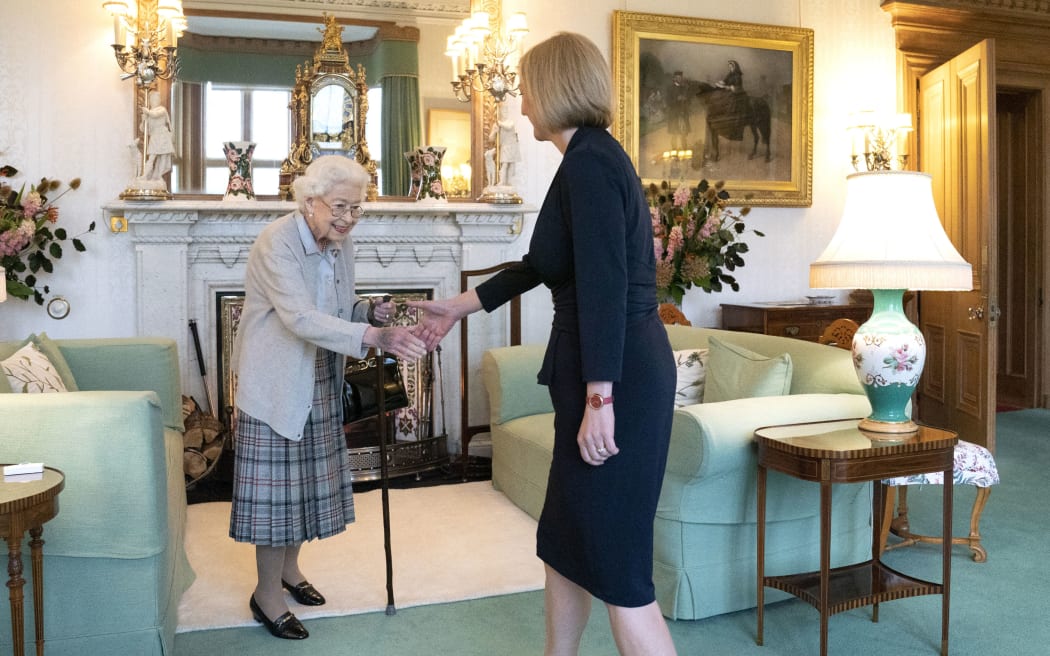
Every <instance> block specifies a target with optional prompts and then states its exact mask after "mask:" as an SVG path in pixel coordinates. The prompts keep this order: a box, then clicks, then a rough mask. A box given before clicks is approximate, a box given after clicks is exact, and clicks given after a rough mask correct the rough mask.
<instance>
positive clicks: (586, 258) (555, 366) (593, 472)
mask: <svg viewBox="0 0 1050 656" xmlns="http://www.w3.org/2000/svg"><path fill="white" fill-rule="evenodd" d="M519 70H520V73H521V88H522V96H521V113H522V114H524V115H525V116H526V117H527V118H528V119H529V121H530V122H531V123H532V130H533V135H534V136H535V137H536V139H537V140H538V141H549V142H551V143H552V144H553V145H554V146H555V147H556V148H557V149H558V151H559V152H561V153H562V161H561V164H560V166H559V167H558V170H557V172H556V173H555V174H554V179H553V181H552V182H551V186H550V189H549V190H548V191H547V197H546V199H545V200H544V201H543V206H542V207H541V208H540V213H539V216H538V217H537V218H536V226H535V228H534V230H533V234H532V241H531V242H530V244H529V253H528V255H526V256H525V257H524V258H523V259H522V260H521V262H519V263H517V264H515V265H514V266H513V267H510V268H507V269H505V270H503V271H502V272H501V273H499V274H497V275H495V276H493V277H492V278H490V279H489V280H488V281H486V282H484V283H482V284H481V285H479V286H478V287H477V288H475V289H472V290H469V291H466V292H464V293H462V294H460V295H459V296H456V297H453V298H451V299H448V300H445V301H428V302H413V303H410V304H409V305H410V306H412V307H416V308H419V309H422V310H424V312H425V316H424V318H423V322H422V325H423V326H424V332H423V333H421V336H423V337H424V338H425V339H426V340H427V342H428V344H429V345H432V344H433V343H434V342H435V341H436V340H437V339H438V338H440V337H442V336H444V335H445V334H446V333H447V332H448V331H449V330H450V329H451V327H452V326H453V325H455V324H456V323H457V322H458V321H459V320H460V319H461V318H462V317H464V316H466V315H468V314H470V313H472V312H476V311H478V310H481V309H485V310H487V311H492V310H493V309H494V308H496V307H498V306H500V305H501V304H503V303H505V302H506V301H508V300H510V299H511V298H513V297H514V296H516V295H518V294H521V293H523V292H526V291H528V290H530V289H532V288H533V287H536V286H537V285H540V284H544V285H546V286H547V287H548V288H549V289H550V290H551V296H552V300H553V303H554V320H553V322H552V326H551V336H550V341H549V342H548V344H547V353H546V356H545V357H544V360H543V366H542V368H541V369H540V371H539V375H538V379H539V382H540V383H541V384H543V385H547V386H548V389H549V391H550V396H551V401H552V402H553V404H554V452H553V458H552V462H551V468H550V474H549V477H548V482H547V496H546V499H545V500H544V503H543V512H542V513H541V514H540V520H539V526H538V527H537V529H536V552H537V555H538V556H539V557H540V559H541V560H543V562H544V564H545V565H546V597H545V599H546V603H545V604H544V609H545V612H546V618H547V645H546V650H545V653H546V654H547V655H548V656H554V655H559V656H560V655H569V654H575V653H577V651H578V649H579V644H580V637H581V635H582V634H583V630H584V628H585V626H586V625H587V619H588V617H589V616H590V610H591V598H592V596H593V597H597V598H598V599H600V600H601V601H603V602H604V603H605V606H606V609H607V610H608V613H609V623H610V625H611V627H612V632H613V638H614V639H615V640H616V646H617V648H618V649H619V651H620V653H621V654H639V655H640V654H645V655H646V656H665V655H668V654H674V653H675V648H674V644H673V642H672V641H671V635H670V632H669V631H668V630H667V623H666V622H665V621H664V619H663V616H662V615H661V614H660V608H659V607H658V606H657V605H656V592H655V589H654V587H653V520H654V518H655V515H656V502H657V500H658V499H659V497H660V486H661V484H662V482H663V475H664V465H665V464H666V462H667V450H668V445H669V443H670V439H671V416H672V414H673V411H674V394H675V365H674V358H673V356H672V354H671V346H670V343H669V342H668V339H667V331H666V330H665V329H664V327H663V324H662V323H661V322H660V317H659V315H658V314H657V303H656V259H655V255H654V253H653V232H652V220H651V219H650V216H649V208H648V206H647V204H646V201H645V196H644V195H643V193H642V186H641V185H640V184H639V182H638V173H637V172H636V171H635V170H634V166H633V165H632V164H631V160H630V158H629V157H628V156H627V154H626V153H625V152H624V150H623V148H621V147H620V144H619V143H617V142H616V140H615V139H613V137H612V136H611V135H610V134H609V133H608V131H607V128H608V127H609V124H610V123H611V120H612V112H613V105H612V102H613V100H612V81H611V76H610V74H609V68H608V66H607V65H606V63H605V60H604V59H603V58H602V54H601V51H600V50H598V47H597V46H595V45H594V43H592V42H591V41H589V40H588V39H586V38H584V37H582V36H580V35H579V34H569V33H561V34H557V35H555V36H553V37H551V38H550V39H547V40H546V41H543V42H542V43H539V44H537V45H535V46H534V47H533V48H532V49H530V50H529V51H528V52H526V53H525V55H524V56H523V57H522V58H521V66H520V69H519ZM614 399H615V405H613V400H614Z"/></svg>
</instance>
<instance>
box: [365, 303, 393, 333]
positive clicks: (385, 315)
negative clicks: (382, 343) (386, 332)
mask: <svg viewBox="0 0 1050 656" xmlns="http://www.w3.org/2000/svg"><path fill="white" fill-rule="evenodd" d="M384 298H389V297H384ZM369 310H370V315H371V316H369V319H370V320H371V322H372V323H373V324H374V325H377V326H385V325H387V324H388V323H390V322H391V321H393V320H394V314H395V313H396V312H397V303H395V302H394V301H390V300H383V301H380V302H378V303H375V304H374V305H372V307H371V308H369Z"/></svg>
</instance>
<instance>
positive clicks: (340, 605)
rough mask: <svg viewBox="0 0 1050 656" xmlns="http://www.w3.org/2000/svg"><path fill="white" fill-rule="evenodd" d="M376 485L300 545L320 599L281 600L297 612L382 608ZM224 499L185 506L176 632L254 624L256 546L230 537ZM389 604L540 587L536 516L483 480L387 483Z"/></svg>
mask: <svg viewBox="0 0 1050 656" xmlns="http://www.w3.org/2000/svg"><path fill="white" fill-rule="evenodd" d="M381 504H382V501H381V491H380V490H372V491H369V492H364V493H361V494H357V495H355V496H354V506H355V509H356V514H357V521H356V522H354V523H353V524H351V525H350V526H349V527H347V530H346V532H344V533H341V534H339V535H337V536H335V537H332V538H328V539H327V540H315V541H313V542H310V543H307V544H305V545H303V549H302V553H301V556H300V558H301V561H300V564H301V566H302V569H303V572H304V573H305V574H306V576H307V578H308V579H309V580H310V582H312V583H313V584H314V585H316V586H317V588H318V589H319V590H320V591H321V592H322V593H324V595H325V597H326V598H327V599H328V603H327V604H325V605H324V606H319V607H316V608H310V607H307V606H298V605H296V604H295V602H294V601H292V599H291V598H290V597H289V599H288V601H289V607H290V608H291V609H292V612H294V613H295V614H296V615H297V616H298V617H299V618H301V619H309V618H312V617H329V616H333V615H351V614H354V613H366V612H372V611H381V610H385V609H386V605H387V604H386V602H387V594H386V561H385V551H384V549H383V511H382V505H381ZM229 521H230V504H229V503H202V504H194V505H192V506H190V507H189V519H188V523H187V528H186V547H187V552H188V554H189V559H190V564H191V565H192V566H193V569H194V571H195V572H196V573H197V579H196V581H194V583H193V585H192V586H191V587H190V589H189V590H187V591H186V594H184V595H183V596H182V601H181V602H180V603H179V626H178V629H177V631H178V632H179V633H182V632H186V631H201V630H205V629H217V628H225V627H234V626H248V625H255V624H256V622H255V621H254V620H253V619H252V616H251V612H250V611H249V610H248V598H249V597H250V596H251V592H252V589H253V588H254V587H255V555H254V554H255V552H254V547H252V546H251V545H248V544H242V543H237V542H234V541H233V540H232V539H230V537H229ZM390 526H391V531H390V532H391V545H392V547H393V562H394V577H393V579H394V605H395V607H396V608H406V607H409V606H420V605H424V604H434V603H442V602H449V601H459V600H463V599H476V598H480V597H489V596H494V595H501V594H510V593H514V592H524V591H527V590H538V589H540V588H542V587H543V564H542V562H541V561H540V560H539V559H538V558H537V557H536V521H535V520H534V519H532V518H531V517H529V516H528V515H527V514H526V513H525V512H524V511H522V510H521V509H519V508H518V507H517V506H515V505H514V504H513V503H511V502H510V501H509V500H508V499H507V498H506V497H505V496H503V494H502V493H500V492H497V491H496V490H494V489H493V487H492V483H491V482H489V481H479V482H474V483H461V484H455V485H438V486H434V487H425V488H414V489H407V490H390Z"/></svg>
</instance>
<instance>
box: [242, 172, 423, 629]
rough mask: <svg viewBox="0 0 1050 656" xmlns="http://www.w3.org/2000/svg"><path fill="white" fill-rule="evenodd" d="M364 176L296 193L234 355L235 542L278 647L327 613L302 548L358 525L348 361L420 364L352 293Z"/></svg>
mask: <svg viewBox="0 0 1050 656" xmlns="http://www.w3.org/2000/svg"><path fill="white" fill-rule="evenodd" d="M368 182H369V175H368V173H367V171H366V170H365V169H364V168H363V167H362V166H361V165H360V164H358V163H356V162H354V161H353V160H350V159H347V158H345V157H341V156H327V157H321V158H319V159H317V160H315V161H314V162H313V163H312V164H311V165H310V166H309V167H308V168H307V169H306V172H305V174H304V175H302V176H301V177H299V178H298V179H296V180H295V182H294V183H293V191H294V193H295V198H296V200H297V202H298V205H299V209H298V211H296V212H293V213H291V214H288V215H286V216H283V217H281V218H279V219H277V220H276V221H274V222H273V223H272V224H270V225H269V226H267V227H266V228H265V229H264V230H263V231H262V232H261V233H260V234H259V237H258V239H256V241H255V244H254V245H253V246H252V249H251V253H250V254H249V256H248V267H247V272H246V274H245V283H244V292H245V293H244V308H243V311H242V314H241V319H240V324H239V327H238V332H237V338H236V343H235V344H234V353H233V370H234V371H235V372H236V375H237V397H236V418H235V421H236V428H235V440H236V442H235V446H236V448H235V451H234V453H235V456H234V480H233V509H232V513H231V516H230V537H232V538H233V539H234V540H236V541H238V542H250V543H251V544H254V545H255V561H256V567H257V570H258V583H257V584H256V587H255V590H254V591H253V593H252V596H251V599H250V601H249V607H250V609H251V612H252V615H253V616H254V617H255V619H256V620H257V621H259V622H262V623H263V624H264V625H265V626H266V628H267V629H269V630H270V633H272V634H273V635H274V636H276V637H278V638H290V639H300V640H301V639H303V638H306V637H308V635H309V633H308V632H307V630H306V628H305V627H304V626H303V625H302V623H301V622H300V621H299V620H298V618H296V617H295V615H294V614H292V612H291V611H290V610H289V608H288V603H287V601H286V600H285V598H284V595H283V590H282V588H283V589H286V590H288V592H289V593H290V594H291V597H292V599H294V600H295V601H296V602H298V603H299V604H304V605H308V606H318V605H321V604H323V603H325V599H324V596H322V595H321V593H320V592H318V591H317V589H316V588H314V587H313V586H312V585H311V584H310V583H309V582H308V581H307V579H306V576H305V575H304V574H303V572H302V571H301V570H300V569H299V549H300V547H301V546H302V544H303V543H304V542H307V541H309V540H313V539H315V538H318V539H320V538H326V537H330V536H332V535H335V534H337V533H341V532H343V531H344V530H346V525H347V524H348V523H350V522H353V521H354V502H353V496H352V489H351V479H350V465H349V461H348V456H347V452H346V443H345V439H344V436H343V429H342V423H343V422H342V401H341V394H340V392H341V384H342V379H343V376H342V372H343V369H344V365H345V355H354V356H356V357H363V356H364V355H365V354H366V352H367V349H368V347H373V346H374V347H379V348H381V349H383V351H385V352H387V353H391V354H393V355H397V356H399V357H402V358H410V359H411V358H419V357H422V356H423V355H424V354H425V353H426V349H425V347H424V343H423V342H422V341H421V340H420V339H419V338H418V337H416V336H415V335H413V334H412V332H411V331H410V329H407V328H404V327H384V324H385V323H387V322H389V321H390V319H391V318H392V317H393V310H394V304H393V303H391V302H385V303H379V304H370V303H369V302H368V301H367V300H366V299H362V298H361V297H359V296H357V295H356V294H355V292H354V248H353V244H352V243H351V240H350V238H349V237H350V231H351V230H353V228H354V226H355V225H356V224H357V221H358V219H360V218H361V215H362V214H363V209H362V207H361V201H362V200H363V199H364V196H365V190H366V188H367V185H368Z"/></svg>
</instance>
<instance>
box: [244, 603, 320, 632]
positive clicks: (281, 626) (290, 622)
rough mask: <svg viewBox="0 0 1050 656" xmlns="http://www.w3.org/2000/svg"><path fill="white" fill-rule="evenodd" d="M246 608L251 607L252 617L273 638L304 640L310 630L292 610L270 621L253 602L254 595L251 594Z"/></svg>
mask: <svg viewBox="0 0 1050 656" xmlns="http://www.w3.org/2000/svg"><path fill="white" fill-rule="evenodd" d="M248 608H251V609H252V617H254V618H255V621H256V622H262V624H263V626H265V627H266V628H267V629H268V630H269V631H270V633H271V634H273V636H274V637H275V638H284V639H285V640H305V639H306V638H309V637H310V632H309V631H307V630H306V627H305V626H303V623H302V622H300V621H299V618H298V617H296V616H295V615H292V611H288V612H287V613H285V614H284V615H281V616H280V617H278V618H277V619H275V620H273V621H272V622H271V621H270V619H269V618H268V617H266V615H264V614H263V612H262V609H261V608H259V604H257V603H255V595H252V598H251V600H250V601H249V602H248Z"/></svg>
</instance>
